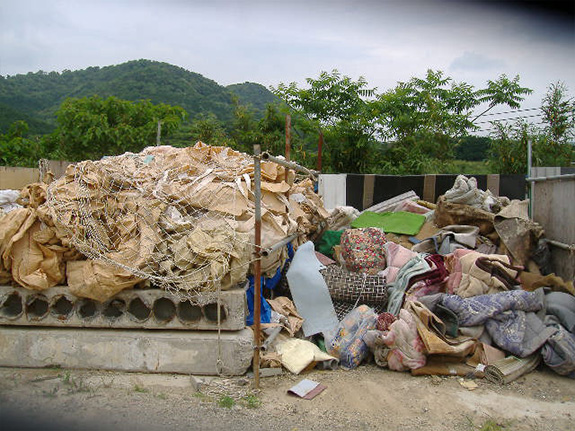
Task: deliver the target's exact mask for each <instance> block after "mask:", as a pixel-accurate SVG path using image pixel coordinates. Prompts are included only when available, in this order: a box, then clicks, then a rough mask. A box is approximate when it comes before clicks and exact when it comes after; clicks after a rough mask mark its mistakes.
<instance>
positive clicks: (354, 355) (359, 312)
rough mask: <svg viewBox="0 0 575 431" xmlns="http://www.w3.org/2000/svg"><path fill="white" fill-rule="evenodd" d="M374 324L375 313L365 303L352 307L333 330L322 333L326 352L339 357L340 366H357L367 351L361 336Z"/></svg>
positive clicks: (374, 325)
mask: <svg viewBox="0 0 575 431" xmlns="http://www.w3.org/2000/svg"><path fill="white" fill-rule="evenodd" d="M376 324H377V313H376V312H375V311H374V310H373V309H372V308H370V307H368V306H367V305H360V306H359V307H357V308H354V309H353V310H352V311H350V312H349V313H348V314H347V316H345V317H344V318H343V320H342V321H341V322H340V323H339V325H338V326H337V327H336V328H335V329H334V330H333V331H331V332H328V333H324V337H325V342H326V343H325V347H326V350H327V353H329V354H330V355H332V356H334V357H336V358H339V361H340V365H341V366H342V367H345V368H355V367H357V366H358V365H359V364H361V362H362V361H363V360H364V359H365V358H366V357H367V355H368V353H369V347H368V346H367V344H365V342H364V341H363V336H364V335H365V334H366V333H367V331H369V330H372V329H375V327H376Z"/></svg>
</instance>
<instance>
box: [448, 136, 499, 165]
mask: <svg viewBox="0 0 575 431" xmlns="http://www.w3.org/2000/svg"><path fill="white" fill-rule="evenodd" d="M490 142H491V139H490V138H489V137H488V136H464V137H463V138H461V140H460V142H459V145H458V146H457V148H456V149H455V157H456V159H458V160H469V161H481V160H486V159H487V151H488V149H489V143H490Z"/></svg>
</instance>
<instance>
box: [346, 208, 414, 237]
mask: <svg viewBox="0 0 575 431" xmlns="http://www.w3.org/2000/svg"><path fill="white" fill-rule="evenodd" d="M423 223H425V216H424V215H421V214H414V213H410V212H406V211H398V212H394V213H392V212H385V213H374V212H371V211H366V212H364V213H363V214H362V215H360V216H359V217H358V218H356V219H355V220H354V221H353V222H352V223H351V227H353V228H356V229H357V228H361V227H378V228H380V229H382V230H383V231H384V232H391V233H397V234H400V235H416V234H417V233H418V232H419V230H420V229H421V226H423Z"/></svg>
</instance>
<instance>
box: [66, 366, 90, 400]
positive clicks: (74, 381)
mask: <svg viewBox="0 0 575 431" xmlns="http://www.w3.org/2000/svg"><path fill="white" fill-rule="evenodd" d="M59 377H60V378H61V379H62V383H63V384H64V385H66V386H67V387H68V390H67V392H68V394H73V393H76V392H90V393H91V394H92V395H93V394H94V392H95V390H94V389H93V388H91V387H90V386H88V385H87V384H86V383H84V381H83V380H82V379H79V378H74V377H72V374H71V373H70V371H66V372H65V373H64V374H59Z"/></svg>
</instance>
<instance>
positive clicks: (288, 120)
mask: <svg viewBox="0 0 575 431" xmlns="http://www.w3.org/2000/svg"><path fill="white" fill-rule="evenodd" d="M285 153H286V160H287V161H288V162H289V161H290V157H291V116H290V115H289V114H288V115H286V151H285ZM288 176H289V169H286V172H285V181H286V183H287V181H288Z"/></svg>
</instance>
